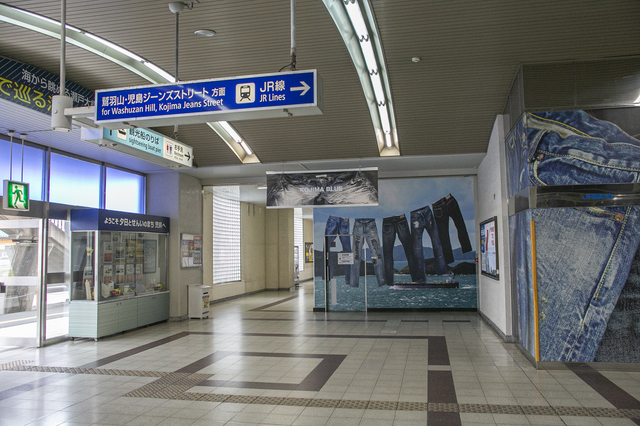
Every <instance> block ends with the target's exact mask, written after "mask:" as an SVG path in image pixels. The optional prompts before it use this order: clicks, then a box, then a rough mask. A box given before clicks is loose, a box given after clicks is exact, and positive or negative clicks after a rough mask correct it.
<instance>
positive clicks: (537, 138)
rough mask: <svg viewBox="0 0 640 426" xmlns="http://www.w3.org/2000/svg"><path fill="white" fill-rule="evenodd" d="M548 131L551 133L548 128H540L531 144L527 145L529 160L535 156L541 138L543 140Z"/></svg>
mask: <svg viewBox="0 0 640 426" xmlns="http://www.w3.org/2000/svg"><path fill="white" fill-rule="evenodd" d="M547 133H549V131H548V130H538V133H536V136H535V137H534V138H533V140H532V141H531V145H530V146H528V147H527V149H529V156H528V157H527V161H529V162H530V161H531V159H532V158H533V155H534V154H535V153H536V150H537V149H538V145H539V144H540V140H542V138H543V137H544V135H546V134H547Z"/></svg>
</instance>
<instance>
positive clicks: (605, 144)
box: [512, 111, 640, 362]
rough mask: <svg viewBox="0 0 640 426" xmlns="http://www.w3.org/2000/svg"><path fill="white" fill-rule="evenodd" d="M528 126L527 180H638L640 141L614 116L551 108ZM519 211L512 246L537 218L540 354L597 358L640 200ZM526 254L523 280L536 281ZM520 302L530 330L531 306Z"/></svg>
mask: <svg viewBox="0 0 640 426" xmlns="http://www.w3.org/2000/svg"><path fill="white" fill-rule="evenodd" d="M525 128H526V141H525V147H524V148H525V149H526V151H527V157H526V159H527V164H528V167H527V169H526V175H527V177H528V180H529V185H538V186H543V185H576V184H600V183H620V182H640V141H638V140H637V139H635V138H633V137H631V136H629V135H628V134H626V133H625V132H624V131H622V130H621V129H620V128H618V127H617V126H616V125H615V124H613V123H610V122H607V121H601V120H597V119H595V118H593V117H591V116H589V115H588V114H587V113H585V112H584V111H553V112H545V113H536V114H527V116H526V126H525ZM518 216H520V217H518V218H516V220H515V222H518V225H519V227H520V230H519V231H516V232H517V233H518V234H517V236H516V239H520V242H517V241H514V242H515V243H516V245H515V246H513V247H512V250H514V249H515V250H516V251H518V247H520V246H526V245H529V244H528V243H527V241H526V240H527V238H530V237H531V236H530V235H528V234H527V231H526V228H527V227H528V223H527V220H529V219H530V220H533V221H534V222H535V233H536V235H535V236H536V252H537V255H536V259H537V265H538V267H537V282H538V306H539V315H538V321H539V329H540V359H541V360H542V361H573V362H590V361H593V360H594V358H595V355H596V352H597V350H598V347H599V345H600V342H601V340H602V337H603V335H604V333H605V330H606V328H607V324H608V321H609V318H610V316H611V314H612V311H613V310H614V307H615V306H616V303H617V301H618V297H619V295H620V293H621V291H622V289H623V287H624V285H625V282H626V280H627V277H628V276H629V271H630V268H631V264H632V261H633V258H634V255H635V253H636V250H637V248H638V245H639V243H640V206H627V207H580V208H561V209H560V208H550V209H533V210H531V211H529V212H524V213H520V214H519V215H518ZM512 219H513V218H512ZM523 228H524V229H523ZM523 240H524V241H523ZM521 256H530V252H528V251H527V250H524V251H522V252H520V253H519V254H518V257H517V259H516V262H517V264H516V275H517V277H516V281H517V282H518V285H519V286H520V282H525V283H530V282H531V280H532V275H531V274H532V271H531V267H530V264H531V261H530V260H529V259H523V258H521ZM528 287H531V285H528ZM526 292H527V293H529V289H527V291H526ZM524 293H525V290H524V289H522V290H520V291H519V295H522V296H525V294H524ZM526 296H528V297H529V298H530V300H532V298H533V295H532V294H527V295H526ZM518 306H519V319H520V321H521V322H523V323H526V324H527V326H525V327H524V328H529V334H530V333H531V330H533V328H532V327H533V318H532V314H531V309H530V308H529V306H526V307H525V306H521V305H520V303H519V304H518ZM521 337H522V336H521Z"/></svg>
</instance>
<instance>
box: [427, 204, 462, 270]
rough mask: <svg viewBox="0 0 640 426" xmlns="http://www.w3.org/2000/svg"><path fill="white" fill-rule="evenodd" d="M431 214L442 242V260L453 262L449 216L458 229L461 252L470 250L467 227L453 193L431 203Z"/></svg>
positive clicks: (447, 262)
mask: <svg viewBox="0 0 640 426" xmlns="http://www.w3.org/2000/svg"><path fill="white" fill-rule="evenodd" d="M432 207H433V215H434V216H435V218H436V226H437V227H438V235H439V236H440V243H441V244H442V252H443V254H444V261H445V263H446V264H447V265H448V264H449V263H451V262H453V261H454V259H453V250H452V249H451V240H450V239H449V218H451V219H453V224H454V225H455V226H456V229H457V230H458V240H459V241H460V246H461V247H462V252H463V253H467V252H469V251H471V241H469V234H468V233H467V227H466V225H465V224H464V218H463V217H462V212H461V211H460V206H459V205H458V202H457V201H456V199H455V198H453V195H451V194H449V195H447V196H446V197H444V198H441V199H439V200H438V201H436V202H435V203H433V206H432Z"/></svg>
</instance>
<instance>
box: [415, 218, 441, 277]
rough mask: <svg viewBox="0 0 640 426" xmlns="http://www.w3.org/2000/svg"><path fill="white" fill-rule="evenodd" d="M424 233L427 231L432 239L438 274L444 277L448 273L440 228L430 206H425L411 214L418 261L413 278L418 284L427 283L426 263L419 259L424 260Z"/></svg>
mask: <svg viewBox="0 0 640 426" xmlns="http://www.w3.org/2000/svg"><path fill="white" fill-rule="evenodd" d="M424 231H427V233H428V234H429V238H430V239H431V247H432V248H433V257H434V259H435V263H436V274H437V275H444V274H446V273H447V264H446V262H445V261H444V253H443V252H442V244H441V243H440V236H439V235H438V228H437V227H436V222H435V219H434V218H433V213H431V209H430V208H429V206H425V207H422V208H419V209H417V210H414V211H412V212H411V239H412V243H413V252H414V258H415V259H416V270H415V272H413V273H412V278H413V280H414V281H416V282H426V276H425V269H424V262H420V261H419V259H424V253H423V248H422V234H423V233H424ZM409 266H411V265H409ZM410 269H411V268H410Z"/></svg>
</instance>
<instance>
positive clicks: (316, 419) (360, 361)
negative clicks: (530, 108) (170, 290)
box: [0, 289, 640, 426]
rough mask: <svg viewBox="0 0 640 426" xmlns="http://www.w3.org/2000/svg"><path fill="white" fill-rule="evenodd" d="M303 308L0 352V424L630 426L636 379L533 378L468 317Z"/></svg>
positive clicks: (580, 367) (247, 302)
mask: <svg viewBox="0 0 640 426" xmlns="http://www.w3.org/2000/svg"><path fill="white" fill-rule="evenodd" d="M309 290H310V289H309ZM312 304H313V295H312V293H311V292H310V291H307V293H306V294H305V293H304V291H299V292H296V293H295V294H286V295H284V294H282V293H280V292H264V293H259V294H255V295H251V296H247V297H243V298H240V299H236V300H231V301H226V302H223V303H219V304H215V305H213V307H212V318H211V319H209V320H191V321H185V322H181V323H175V322H169V323H163V324H159V325H155V326H152V327H148V328H142V329H139V330H135V331H132V332H129V333H125V334H119V335H114V336H111V337H107V338H104V339H101V340H100V341H99V342H94V341H93V340H86V339H78V340H75V341H68V342H64V343H60V344H57V345H52V346H49V347H45V348H41V349H27V348H25V349H21V348H6V349H5V348H0V426H4V425H11V426H20V425H34V426H35V425H151V426H152V425H172V426H181V425H185V426H186V425H191V426H204V425H214V426H216V425H228V426H232V425H234V426H240V425H245V426H246V425H258V424H260V425H324V426H333V425H342V426H348V425H359V426H369V425H372V426H376V425H391V426H409V425H411V426H412V425H424V424H427V425H429V426H440V425H446V426H455V425H461V426H481V425H543V424H544V425H585V426H589V425H601V426H602V425H606V426H614V425H616V426H617V425H634V424H635V425H640V372H637V371H596V370H594V369H593V368H591V367H590V366H588V365H584V364H568V365H567V366H566V369H564V370H550V371H544V370H536V369H535V368H534V367H533V366H532V365H531V364H530V363H529V362H528V361H527V360H526V358H525V357H524V356H523V355H522V354H521V353H520V352H519V350H518V349H517V348H516V347H515V345H513V344H508V343H504V342H502V341H501V340H500V339H499V338H498V337H497V336H496V335H495V334H494V333H493V331H492V330H491V329H490V328H488V327H487V326H486V325H485V324H484V323H483V321H482V319H481V318H479V317H478V316H477V314H475V313H473V312H426V313H424V312H369V313H362V312H327V313H324V312H313V307H312Z"/></svg>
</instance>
